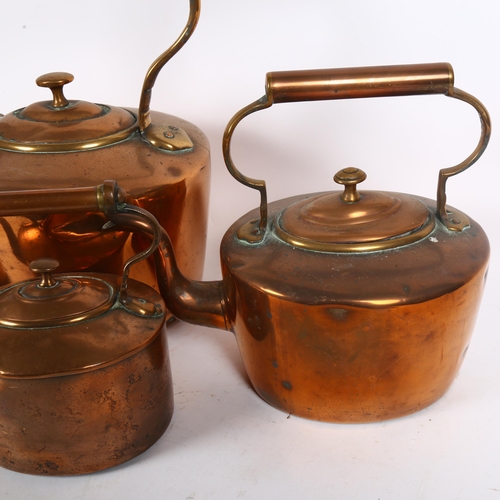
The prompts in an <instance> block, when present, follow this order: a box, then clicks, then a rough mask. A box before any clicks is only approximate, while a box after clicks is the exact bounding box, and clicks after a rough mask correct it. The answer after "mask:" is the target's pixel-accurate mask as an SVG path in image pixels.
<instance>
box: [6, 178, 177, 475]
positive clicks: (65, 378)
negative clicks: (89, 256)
mask: <svg viewBox="0 0 500 500" xmlns="http://www.w3.org/2000/svg"><path fill="white" fill-rule="evenodd" d="M125 200H126V197H125V194H124V192H123V191H122V190H120V189H118V188H117V186H116V183H114V182H106V183H104V184H103V185H100V186H97V187H96V188H89V189H85V188H82V189H69V190H39V191H21V192H10V193H4V195H3V196H2V197H0V214H1V215H2V216H5V215H11V214H12V213H15V214H23V215H26V216H30V215H32V214H37V213H39V212H40V211H41V210H43V212H44V213H47V214H49V213H67V212H75V211H78V210H82V209H86V210H88V211H92V212H93V213H103V214H106V213H107V212H108V211H109V210H115V209H117V210H120V213H121V214H122V216H125V217H127V214H133V215H134V217H135V218H139V219H145V220H146V221H147V220H149V219H150V217H151V216H150V215H149V213H148V212H145V211H143V210H142V209H140V208H138V207H135V206H128V205H126V204H124V202H125ZM124 214H125V215H124ZM151 220H153V221H154V224H153V225H154V227H157V228H159V225H158V223H157V222H156V220H154V219H151ZM159 241H160V233H159V232H158V230H157V235H156V237H155V238H153V241H152V243H151V244H150V246H149V248H147V249H145V250H144V251H142V252H141V253H139V254H137V255H135V256H133V257H132V258H131V259H129V260H128V261H127V262H126V263H125V265H124V268H123V272H122V275H121V276H118V275H112V274H104V273H80V272H73V273H62V274H60V273H57V274H54V271H56V270H57V264H58V263H57V261H55V260H54V259H37V260H36V261H34V262H32V263H31V264H30V269H31V271H32V272H35V273H38V274H40V277H39V278H38V279H31V280H26V281H22V282H20V283H16V284H12V285H9V286H6V287H2V288H0V431H1V432H0V434H1V439H0V465H1V466H3V467H6V468H8V469H12V470H15V471H18V472H25V473H30V474H43V475H68V474H84V473H89V472H94V471H97V470H102V469H106V468H109V467H113V466H115V465H118V464H121V463H123V462H125V461H127V460H130V459H131V458H133V457H135V456H137V455H138V454H140V453H142V452H143V451H144V450H146V449H147V448H149V447H150V446H151V445H153V444H154V443H155V442H156V441H157V440H158V439H159V438H160V436H161V435H162V434H163V432H164V431H165V430H166V428H167V426H168V424H169V422H170V419H171V417H172V412H173V389H172V379H171V373H170V362H169V356H168V347H167V339H166V331H165V317H166V309H165V306H164V303H163V301H162V299H161V297H160V296H159V294H158V292H156V291H155V290H154V289H152V288H151V287H149V286H147V285H146V284H144V283H141V282H139V281H136V280H132V279H129V272H130V269H131V267H132V266H133V265H134V264H137V263H140V262H141V261H143V260H144V259H146V258H147V257H148V256H149V255H151V253H152V251H153V250H154V249H155V248H156V246H157V245H158V243H159Z"/></svg>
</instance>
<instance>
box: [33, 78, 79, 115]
mask: <svg viewBox="0 0 500 500" xmlns="http://www.w3.org/2000/svg"><path fill="white" fill-rule="evenodd" d="M74 79H75V77H74V76H73V75H72V74H71V73H64V72H62V71H58V72H55V73H46V74H45V75H42V76H39V77H38V78H37V79H36V84H37V85H38V86H39V87H46V88H49V89H50V90H52V107H53V108H64V107H65V106H67V105H68V104H69V101H68V100H67V99H66V97H64V93H63V87H64V86H65V85H66V84H68V83H71V82H72V81H73V80H74Z"/></svg>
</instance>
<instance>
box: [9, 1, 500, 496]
mask: <svg viewBox="0 0 500 500" xmlns="http://www.w3.org/2000/svg"><path fill="white" fill-rule="evenodd" d="M187 5H188V1H187V0H176V1H173V0H146V1H142V2H137V1H131V0H121V1H120V2H118V1H114V2H111V1H109V0H108V1H107V2H103V1H96V0H86V1H85V2H75V1H72V2H68V1H61V0H46V1H44V2H41V1H39V0H19V1H17V2H4V5H2V11H1V12H2V14H1V23H2V32H1V33H2V34H1V37H2V78H1V83H0V89H1V93H0V111H1V112H3V113H6V112H8V111H11V110H13V109H16V108H18V107H21V106H24V105H26V104H28V103H30V102H33V101H37V100H44V99H46V98H47V96H46V92H47V91H46V90H45V89H38V88H37V87H36V86H35V85H34V80H35V78H36V77H37V76H38V75H41V74H43V73H46V72H48V71H57V70H60V71H69V72H72V73H73V74H74V75H75V77H76V79H75V82H74V83H72V84H71V86H69V87H68V89H67V91H66V95H67V96H68V97H69V98H75V97H78V98H83V99H86V100H89V101H95V102H105V103H110V104H115V105H123V106H137V103H138V99H139V92H140V88H141V85H142V79H143V77H144V74H145V72H146V70H147V68H148V66H149V64H150V63H151V62H152V61H153V59H154V58H155V57H156V56H157V55H158V54H159V53H160V52H162V50H164V49H165V48H166V47H167V46H168V45H169V44H170V43H171V41H173V40H174V39H175V38H176V37H177V34H178V33H179V32H180V30H181V29H182V27H183V26H184V23H185V19H186V16H187ZM499 14H500V12H499V7H498V4H497V3H496V2H494V1H493V0H476V1H474V2H471V1H464V0H453V1H452V0H438V1H436V0H432V1H431V0H421V1H420V2H404V1H395V0H379V1H378V2H373V1H369V0H352V1H350V2H347V1H343V0H336V1H332V0H309V1H308V2H303V1H298V0H238V1H232V2H229V1H222V0H205V2H204V4H203V5H202V16H201V21H200V24H199V27H198V29H197V31H196V33H195V34H194V36H193V38H192V40H191V41H190V42H189V43H188V45H187V46H186V47H185V48H184V49H183V50H182V51H181V52H180V53H179V54H178V55H177V56H176V57H175V58H174V59H173V60H172V61H171V63H170V64H169V65H168V66H167V67H166V68H165V69H164V70H163V72H162V73H161V75H160V77H159V79H158V81H157V84H156V86H155V88H154V91H153V99H152V107H153V108H154V109H157V110H160V111H164V112H169V113H172V114H176V115H178V116H181V117H183V118H186V119H188V120H190V121H192V122H193V123H195V124H197V125H198V126H199V127H200V128H201V129H202V130H203V131H204V132H205V133H206V134H207V135H208V136H209V139H210V141H211V144H212V163H213V177H212V195H211V196H212V197H211V209H210V227H209V239H208V253H207V261H206V273H205V274H206V277H207V278H208V279H218V278H219V277H220V271H219V264H218V244H219V241H220V238H221V236H222V234H223V233H224V231H225V229H226V228H227V227H228V226H229V225H230V224H231V223H232V222H233V221H234V220H235V219H236V218H237V217H239V216H240V215H242V214H244V213H245V212H247V211H248V210H250V209H251V208H254V207H255V206H256V205H257V204H258V195H257V193H256V192H253V191H252V190H250V189H248V188H245V187H243V186H241V185H239V184H238V183H236V182H235V181H234V180H233V179H232V178H231V177H230V175H229V174H228V173H227V171H226V169H225V166H224V164H223V161H222V157H221V153H220V149H221V147H220V144H221V137H222V133H223V130H224V127H225V125H226V123H227V122H228V121H229V119H230V118H231V116H232V115H233V114H234V113H235V112H236V111H238V110H239V109H240V108H242V107H243V106H244V105H246V104H248V103H250V102H251V101H253V100H255V99H257V98H258V97H260V96H261V95H262V94H263V92H264V87H263V82H264V75H265V73H266V72H268V71H276V70H285V69H309V68H321V67H345V66H366V65H378V64H402V63H419V62H436V61H449V62H451V63H452V64H453V66H454V68H455V74H456V85H457V87H459V88H462V89H463V90H466V91H468V92H470V93H472V94H474V95H475V96H476V97H478V98H479V99H481V100H482V101H483V102H484V104H485V105H486V107H487V108H488V109H489V111H490V113H491V115H492V117H493V121H495V118H496V117H497V116H499V115H500V98H499V97H498V95H497V86H498V82H499V81H500V78H499V76H500V75H499V64H498V47H499V46H500V43H499V42H500V40H499V39H500V31H499V29H498V19H499ZM478 123H479V122H478V120H477V116H476V114H475V112H474V111H473V110H472V108H469V107H468V106H467V105H465V104H462V103H460V102H458V101H454V100H451V99H446V98H444V97H442V96H434V97H412V98H393V99H370V100H360V101H343V102H326V103H325V102H320V103H301V104H290V105H280V106H274V107H273V108H271V109H270V110H266V111H264V112H262V113H257V115H253V116H252V117H249V118H248V119H246V120H245V121H244V122H243V123H242V125H241V126H240V127H239V129H238V130H237V133H236V136H235V140H234V154H233V157H234V160H235V161H236V164H237V166H238V167H239V168H240V169H241V170H242V171H243V172H244V173H245V174H247V175H249V176H252V177H257V178H265V179H266V180H267V183H268V188H269V198H270V200H275V199H278V198H282V197H285V196H289V195H292V194H297V193H304V192H309V191H311V192H314V191H320V190H324V189H328V186H329V185H330V184H333V182H332V181H331V178H332V176H333V174H334V173H335V172H336V171H337V170H338V169H340V168H343V167H345V166H349V165H356V166H358V167H360V168H363V169H364V170H366V171H367V172H368V175H369V178H368V180H367V181H366V182H365V187H367V188H372V189H386V190H397V191H398V190H399V191H405V192H411V193H418V194H421V195H423V196H427V197H434V192H435V186H436V179H437V171H438V169H439V168H441V167H445V166H450V165H454V164H456V163H458V162H459V161H461V160H462V159H463V158H465V157H466V156H467V155H468V154H469V152H470V151H472V149H473V148H474V147H475V143H476V141H477V139H478V136H479V125H478ZM497 137H498V136H497V135H496V134H495V129H494V132H493V138H492V141H491V143H490V146H489V148H488V150H487V152H486V153H485V155H484V156H483V158H482V159H481V160H480V161H479V163H478V164H477V165H475V166H473V167H472V168H471V169H470V170H469V171H467V172H465V173H463V174H461V175H460V176H458V177H455V178H453V179H451V180H450V181H449V183H448V195H449V198H448V199H449V203H450V204H451V205H454V206H456V207H458V208H460V209H461V210H463V211H465V212H466V213H468V214H469V215H470V216H471V217H473V218H474V219H476V220H478V221H479V222H480V223H481V225H482V226H483V227H484V228H485V230H486V231H487V233H488V234H489V236H490V240H491V244H492V260H491V270H490V274H489V283H488V287H487V291H486V294H485V297H484V301H483V305H482V309H481V313H480V317H479V320H478V323H477V327H476V331H475V334H474V338H473V341H472V344H471V347H470V349H469V352H468V355H467V357H466V360H465V363H464V365H463V368H462V370H461V372H460V375H459V377H458V379H457V380H456V381H455V383H454V385H453V386H452V388H451V390H450V391H449V392H448V394H447V395H446V396H445V397H444V398H443V399H441V400H440V401H439V402H438V403H436V404H434V405H433V406H431V407H430V408H428V409H426V410H424V411H422V412H420V413H418V414H415V415H413V416H409V417H406V418H402V419H399V420H394V421H389V422H384V423H380V424H369V425H335V424H323V423H318V422H312V421H307V420H302V419H299V418H295V417H290V418H288V416H287V415H286V414H283V413H280V412H279V411H277V410H274V409H273V408H271V407H270V406H268V405H267V404H266V403H264V402H263V401H262V400H260V399H259V397H258V396H256V395H255V393H254V392H253V391H252V390H251V389H250V388H249V384H248V381H247V379H246V377H245V375H244V372H243V368H242V364H241V362H240V358H239V354H238V352H237V348H236V343H235V341H234V339H233V338H232V335H231V334H230V333H227V332H217V331H214V330H208V329H204V328H199V327H194V326H189V325H181V324H177V325H175V326H173V327H171V328H170V330H169V343H170V351H171V361H172V367H173V376H174V384H175V404H176V410H175V414H174V418H173V421H172V424H171V426H170V428H169V429H168V430H167V432H166V434H165V435H164V436H163V438H162V439H161V440H160V441H159V442H158V443H157V444H156V445H155V446H154V447H153V448H151V449H150V450H149V451H148V452H146V453H144V454H143V455H142V456H140V457H138V458H136V459H135V460H133V461H131V462H129V463H128V464H125V465H123V466H121V467H118V468H116V469H114V470H110V471H106V472H102V473H98V474H93V475H88V476H83V477H73V478H48V477H32V476H25V475H21V474H17V473H14V472H11V471H7V470H3V469H0V498H2V499H8V500H18V499H19V500H20V499H26V498H36V499H40V500H45V499H47V500H49V499H50V500H59V499H63V498H64V499H68V498H71V499H79V500H90V499H107V498H120V499H123V500H128V499H137V498H148V499H149V500H156V499H197V500H198V499H212V498H213V499H237V498H249V499H285V498H286V499H299V498H301V499H302V498H314V499H330V498H349V499H354V498H356V499H374V500H376V499H383V500H387V499H461V500H463V499H483V498H484V499H490V498H491V499H500V429H499V423H500V363H499V362H498V359H497V358H498V353H499V352H500V340H499V334H498V332H499V326H498V323H499V308H500V304H499V301H498V297H499V296H500V293H499V292H500V290H499V283H500V270H499V259H500V254H499V250H498V243H499V238H498V214H499V201H498V199H499V196H498V192H499V181H500V179H499V174H498V169H497V168H498V163H499V161H500V152H499V141H498V139H497Z"/></svg>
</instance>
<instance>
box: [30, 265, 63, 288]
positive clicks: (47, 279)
mask: <svg viewBox="0 0 500 500" xmlns="http://www.w3.org/2000/svg"><path fill="white" fill-rule="evenodd" d="M29 267H30V271H32V272H34V273H36V274H40V278H41V279H40V283H38V287H40V288H51V287H53V286H55V285H56V284H57V281H56V280H55V279H54V278H53V277H52V273H53V272H54V271H55V270H56V269H57V268H58V267H59V261H57V260H56V259H50V258H42V259H37V260H34V261H33V262H31V263H30V266H29Z"/></svg>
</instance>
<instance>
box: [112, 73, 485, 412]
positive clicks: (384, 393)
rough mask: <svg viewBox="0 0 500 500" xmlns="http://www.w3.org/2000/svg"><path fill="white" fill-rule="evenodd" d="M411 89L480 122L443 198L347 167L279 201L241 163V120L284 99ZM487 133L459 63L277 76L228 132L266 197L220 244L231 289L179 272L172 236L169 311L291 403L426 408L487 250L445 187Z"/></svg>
mask: <svg viewBox="0 0 500 500" xmlns="http://www.w3.org/2000/svg"><path fill="white" fill-rule="evenodd" d="M416 94H444V95H447V96H448V97H453V98H455V99H459V100H462V101H465V102H466V103H468V104H470V105H472V106H473V107H474V108H475V109H476V110H477V111H478V113H479V117H480V120H481V124H482V135H481V137H480V140H479V144H478V145H477V147H476V149H475V151H474V152H473V153H472V154H471V155H470V156H469V157H468V158H467V159H466V160H465V161H463V162H462V163H460V164H459V165H457V166H455V167H452V168H445V169H443V170H441V171H440V173H439V181H438V195H437V201H434V200H429V199H426V198H423V197H419V196H412V195H408V194H403V193H392V192H380V191H365V190H362V189H358V186H359V184H360V183H361V182H362V181H363V180H364V178H365V177H366V174H365V173H364V172H362V171H361V170H360V169H357V168H346V169H343V170H341V171H340V172H338V173H337V174H336V176H335V181H336V182H337V183H339V184H341V185H342V186H343V187H344V189H343V191H329V192H323V193H315V194H306V195H299V196H294V197H292V198H288V199H284V200H280V201H275V202H273V203H270V204H268V203H267V196H266V187H265V182H264V181H260V180H255V179H251V178H249V177H246V176H244V175H243V174H241V173H240V172H239V171H238V170H237V169H236V167H235V165H234V164H233V161H232V159H231V155H230V142H231V138H232V135H233V132H234V130H235V127H236V125H237V124H238V123H239V122H240V121H241V120H242V119H243V118H244V117H245V116H247V115H249V114H251V113H253V112H255V111H258V110H261V109H265V108H268V107H270V106H271V105H272V104H274V103H280V102H291V101H305V100H319V99H346V98H358V97H378V96H396V95H416ZM489 136H490V119H489V116H488V113H487V111H486V109H485V108H484V107H483V105H482V104H481V103H480V102H479V101H478V100H477V99H475V98H474V97H472V96H471V95H469V94H467V93H465V92H463V91H461V90H459V89H457V88H455V87H454V76H453V70H452V68H451V66H450V65H449V64H445V63H439V64H423V65H409V66H386V67H373V68H348V69H333V70H318V71H292V72H278V73H269V74H268V75H267V83H266V94H265V95H264V97H262V98H261V99H259V100H257V101H255V102H254V103H252V104H250V105H249V106H247V107H246V108H244V109H243V110H241V111H240V112H239V113H237V114H236V115H235V116H234V117H233V119H232V120H231V121H230V123H229V125H228V127H227V129H226V132H225V135H224V141H223V150H224V157H225V161H226V165H227V167H228V169H229V171H230V172H231V174H232V175H233V176H234V177H235V178H236V179H237V180H238V181H240V182H241V183H243V184H245V185H246V186H249V187H251V188H255V189H257V190H259V192H260V194H261V204H260V209H256V210H253V211H251V212H249V213H248V214H246V215H244V216H243V217H241V218H240V219H239V220H238V221H236V222H235V223H234V224H233V225H232V226H231V227H230V228H229V229H228V231H227V232H226V234H225V236H224V237H223V239H222V243H221V263H222V276H223V278H222V281H220V282H209V283H199V282H193V281H190V280H188V279H186V278H185V277H184V276H182V273H181V272H180V271H179V269H178V266H177V264H176V262H175V259H174V253H173V252H174V250H173V248H172V245H171V244H170V242H169V241H168V238H167V236H166V235H165V234H164V236H163V242H162V245H160V247H159V248H162V252H157V253H156V254H155V255H156V261H157V269H158V273H159V282H160V289H161V294H162V296H163V298H164V300H165V302H166V304H167V307H169V309H170V310H171V311H172V312H173V313H174V315H176V316H177V317H178V318H180V319H182V320H185V321H189V322H192V323H198V324H202V325H205V326H212V327H216V328H222V329H226V330H230V331H233V332H234V333H235V334H236V340H237V342H238V346H239V350H240V353H241V356H242V359H243V363H244V365H245V368H246V371H247V373H248V376H249V378H250V381H251V383H252V385H253V387H254V388H255V390H256V391H257V393H258V394H259V395H260V396H261V397H262V398H263V399H264V400H265V401H267V402H268V403H270V404H271V405H273V406H275V407H276V408H279V409H280V410H283V411H284V412H287V413H291V414H294V415H298V416H301V417H306V418H311V419H317V420H325V421H334V422H369V421H380V420H384V419H389V418H394V417H399V416H402V415H407V414H410V413H412V412H415V411H417V410H420V409H422V408H425V407H426V406H428V405H430V404H431V403H433V402H434V401H436V400H437V399H438V398H439V397H441V396H442V395H443V394H444V393H445V391H446V390H447V389H448V387H449V386H450V384H451V383H452V381H453V380H454V378H455V377H456V374H457V372H458V369H459V368H460V365H461V363H462V360H463V358H464V356H465V353H466V352H467V347H468V345H469V342H470V339H471V335H472V330H473V325H474V322H475V318H476V314H477V311H478V308H479V304H480V299H481V295H482V291H483V286H484V282H485V277H486V273H487V268H488V259H489V244H488V239H487V237H486V235H485V233H484V232H483V230H482V229H481V227H480V226H479V225H478V224H477V223H476V222H475V221H473V220H472V219H470V218H469V217H467V216H466V215H465V214H463V213H461V212H460V211H459V210H456V209H455V208H452V207H451V206H449V205H447V204H446V193H445V183H446V181H447V179H448V178H449V177H451V176H453V175H455V174H458V173H460V172H462V171H463V170H465V169H466V168H468V167H469V166H471V165H472V164H473V163H474V162H475V161H476V160H477V159H478V158H479V156H480V155H481V154H482V152H483V151H484V149H485V147H486V145H487V143H488V140H489ZM118 217H119V216H118ZM131 221H132V220H131V219H129V222H131ZM137 227H138V229H139V228H140V229H144V227H142V225H141V224H140V223H138V224H137Z"/></svg>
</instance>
